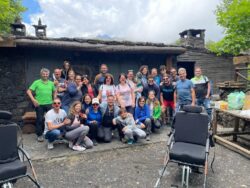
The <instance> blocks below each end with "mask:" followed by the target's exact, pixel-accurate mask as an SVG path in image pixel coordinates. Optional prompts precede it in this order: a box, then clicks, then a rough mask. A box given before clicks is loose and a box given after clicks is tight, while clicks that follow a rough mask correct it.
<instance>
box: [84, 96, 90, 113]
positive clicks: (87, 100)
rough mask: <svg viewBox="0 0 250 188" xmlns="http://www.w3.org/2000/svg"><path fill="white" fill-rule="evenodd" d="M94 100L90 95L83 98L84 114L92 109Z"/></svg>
mask: <svg viewBox="0 0 250 188" xmlns="http://www.w3.org/2000/svg"><path fill="white" fill-rule="evenodd" d="M91 102H92V98H91V97H90V95H89V94H85V95H84V96H83V98H82V113H86V110H87V109H88V108H89V107H91V105H92V104H91Z"/></svg>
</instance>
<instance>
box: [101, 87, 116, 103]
mask: <svg viewBox="0 0 250 188" xmlns="http://www.w3.org/2000/svg"><path fill="white" fill-rule="evenodd" d="M100 90H102V102H107V96H109V95H115V86H114V85H106V84H103V85H101V86H100Z"/></svg>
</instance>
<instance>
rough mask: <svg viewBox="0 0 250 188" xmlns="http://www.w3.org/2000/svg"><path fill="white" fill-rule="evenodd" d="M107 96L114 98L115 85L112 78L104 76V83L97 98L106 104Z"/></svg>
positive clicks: (109, 75)
mask: <svg viewBox="0 0 250 188" xmlns="http://www.w3.org/2000/svg"><path fill="white" fill-rule="evenodd" d="M109 95H113V96H115V95H116V93H115V85H114V78H113V76H112V75H111V74H106V76H105V79H104V83H103V84H102V85H101V86H100V88H99V94H98V96H97V98H98V99H99V100H100V101H101V103H102V102H107V97H108V96H109Z"/></svg>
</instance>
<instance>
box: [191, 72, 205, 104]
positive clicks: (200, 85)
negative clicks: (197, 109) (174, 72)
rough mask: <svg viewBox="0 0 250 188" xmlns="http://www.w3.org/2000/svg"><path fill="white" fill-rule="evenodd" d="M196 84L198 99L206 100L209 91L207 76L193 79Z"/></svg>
mask: <svg viewBox="0 0 250 188" xmlns="http://www.w3.org/2000/svg"><path fill="white" fill-rule="evenodd" d="M191 81H192V82H193V84H194V89H195V95H196V98H198V99H200V98H205V96H206V95H207V89H208V82H209V80H208V78H207V77H206V76H200V77H196V76H195V77H194V78H192V79H191Z"/></svg>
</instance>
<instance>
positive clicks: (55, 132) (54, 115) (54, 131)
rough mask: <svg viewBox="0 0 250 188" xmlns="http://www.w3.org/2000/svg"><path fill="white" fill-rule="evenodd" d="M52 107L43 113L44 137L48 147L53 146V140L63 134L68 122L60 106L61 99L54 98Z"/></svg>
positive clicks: (51, 147)
mask: <svg viewBox="0 0 250 188" xmlns="http://www.w3.org/2000/svg"><path fill="white" fill-rule="evenodd" d="M52 106H53V108H52V109H51V110H49V111H48V112H47V113H46V115H45V128H44V135H45V139H47V140H48V149H53V148H54V142H55V141H56V140H58V139H59V138H62V137H63V136H64V135H65V126H66V125H67V124H69V123H70V120H69V119H66V116H67V114H66V112H65V111H64V110H62V109H60V107H61V100H60V99H59V98H55V99H54V100H53V104H52Z"/></svg>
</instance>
